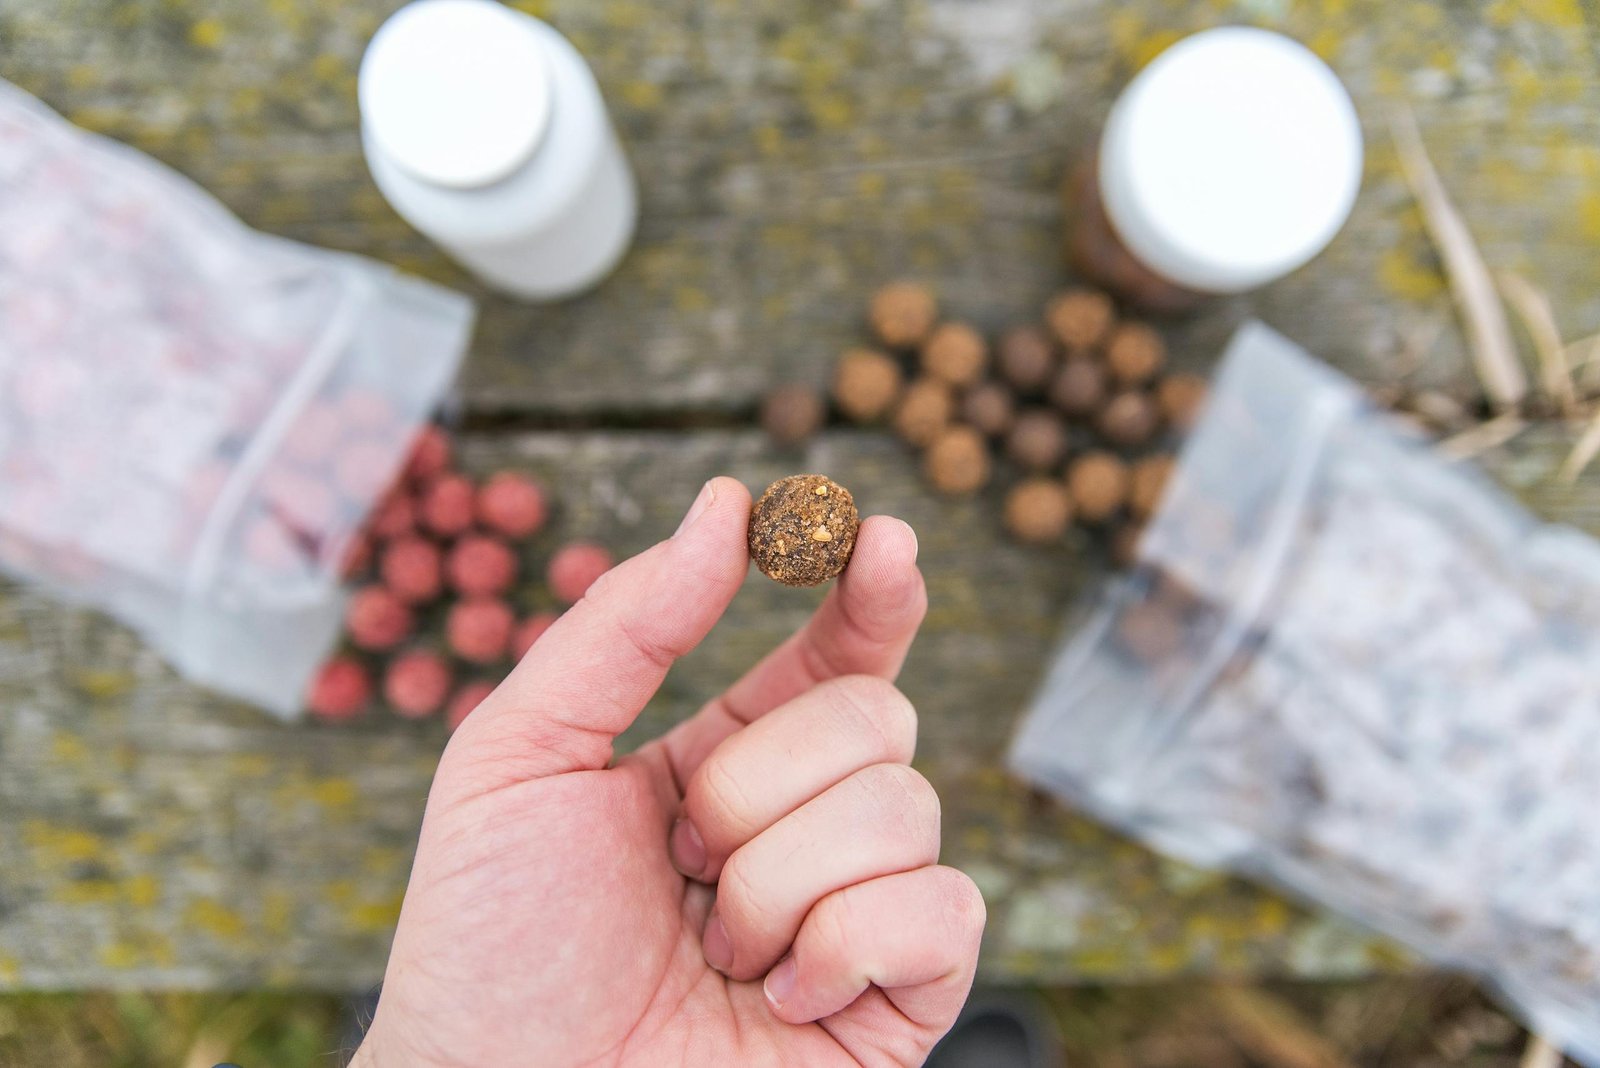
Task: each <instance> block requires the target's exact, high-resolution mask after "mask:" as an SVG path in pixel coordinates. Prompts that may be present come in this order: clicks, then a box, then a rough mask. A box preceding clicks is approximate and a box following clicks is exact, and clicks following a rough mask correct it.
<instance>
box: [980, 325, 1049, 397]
mask: <svg viewBox="0 0 1600 1068" xmlns="http://www.w3.org/2000/svg"><path fill="white" fill-rule="evenodd" d="M995 357H996V362H997V363H998V364H999V368H1000V377H1002V378H1004V379H1005V380H1006V381H1007V382H1009V383H1011V386H1012V388H1013V389H1016V390H1018V391H1019V392H1022V393H1032V392H1034V391H1036V390H1041V389H1043V388H1044V387H1045V385H1046V383H1048V382H1049V381H1050V375H1051V373H1052V372H1053V371H1054V370H1055V367H1056V353H1055V346H1054V345H1052V344H1051V342H1050V337H1049V335H1048V334H1046V333H1045V332H1044V331H1043V330H1041V329H1040V328H1039V327H1037V326H1016V327H1012V328H1011V329H1010V330H1007V331H1006V332H1005V333H1004V334H1002V335H1000V344H999V346H998V347H997V348H996V350H995Z"/></svg>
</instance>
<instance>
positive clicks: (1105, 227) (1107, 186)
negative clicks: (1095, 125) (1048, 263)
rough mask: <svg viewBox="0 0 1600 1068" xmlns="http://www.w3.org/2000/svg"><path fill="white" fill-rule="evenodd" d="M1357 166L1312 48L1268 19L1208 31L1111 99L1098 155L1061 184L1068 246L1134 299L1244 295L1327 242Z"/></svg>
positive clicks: (1157, 301)
mask: <svg viewBox="0 0 1600 1068" xmlns="http://www.w3.org/2000/svg"><path fill="white" fill-rule="evenodd" d="M1361 167H1362V138H1361V123H1360V121H1359V119H1358V118H1357V116H1356V111H1355V105H1354V104H1353V103H1352V102H1351V100H1350V94H1349V93H1348V92H1347V91H1346V90H1345V88H1344V86H1343V85H1342V84H1341V83H1340V81H1339V78H1338V76H1337V75H1335V74H1334V73H1333V71H1332V70H1330V69H1329V67H1328V65H1327V64H1326V63H1324V62H1323V61H1322V60H1321V59H1319V58H1317V56H1316V55H1315V53H1313V52H1311V51H1310V50H1309V49H1307V48H1306V47H1305V46H1304V45H1301V44H1299V43H1298V42H1296V41H1294V40H1291V39H1290V38H1288V37H1285V36H1283V35H1282V34H1277V33H1272V32H1271V31H1268V30H1260V29H1254V28H1250V27H1243V26H1229V27H1223V28H1220V29H1214V30H1206V31H1204V32H1202V33H1197V34H1195V35H1193V36H1191V37H1187V38H1185V39H1183V40H1182V41H1179V42H1178V43H1177V44H1175V45H1173V46H1172V47H1170V48H1168V49H1167V50H1166V51H1165V52H1162V53H1161V54H1160V55H1159V56H1157V57H1156V58H1155V59H1154V60H1152V61H1151V62H1150V64H1149V65H1148V66H1146V67H1145V68H1144V69H1143V70H1141V71H1140V72H1139V73H1138V75H1136V76H1135V77H1134V79H1133V81H1132V82H1131V83H1129V85H1128V87H1127V88H1126V89H1125V90H1123V93H1122V95H1121V96H1120V97H1119V98H1118V99H1117V102H1116V104H1115V105H1114V106H1113V107H1112V109H1111V114H1110V116H1109V117H1108V118H1107V120H1106V125H1105V129H1104V131H1103V133H1102V134H1101V137H1100V143H1099V150H1098V156H1097V160H1096V162H1095V163H1094V164H1093V165H1092V167H1091V170H1090V172H1089V173H1088V174H1086V175H1083V176H1082V179H1086V181H1085V180H1080V183H1079V185H1078V188H1077V189H1076V190H1075V191H1069V197H1077V198H1078V202H1077V203H1076V204H1074V205H1072V206H1073V207H1074V208H1075V210H1076V213H1077V215H1078V221H1077V223H1076V225H1077V227H1078V232H1077V233H1076V234H1071V235H1069V247H1071V248H1072V252H1073V259H1074V261H1075V262H1076V263H1077V264H1078V266H1079V267H1080V268H1081V269H1083V270H1085V272H1086V273H1088V274H1090V275H1091V276H1094V277H1095V278H1096V280H1097V281H1101V282H1103V283H1105V284H1108V285H1111V286H1112V287H1113V288H1116V289H1119V290H1120V291H1122V292H1123V293H1124V294H1125V295H1126V296H1128V297H1129V298H1130V299H1132V300H1133V301H1134V302H1135V303H1144V304H1147V305H1152V306H1157V307H1159V306H1168V307H1177V306H1181V305H1182V304H1184V303H1185V297H1186V295H1187V296H1191V297H1195V298H1203V297H1204V296H1206V295H1210V294H1222V293H1239V292H1243V291H1245V290H1248V289H1253V288H1255V287H1257V286H1261V285H1265V284H1266V283H1268V282H1271V281H1273V280H1274V279H1277V278H1280V277H1282V276H1283V275H1286V274H1288V273H1289V272H1290V271H1293V270H1294V269H1295V268H1297V267H1299V266H1301V265H1302V264H1304V263H1305V262H1307V261H1308V260H1310V259H1311V258H1312V257H1313V256H1315V255H1316V254H1317V253H1318V252H1320V251H1322V249H1323V248H1324V247H1325V246H1326V245H1327V244H1328V242H1329V241H1331V240H1333V237H1334V235H1335V234H1337V233H1338V232H1339V228H1340V227H1341V226H1343V225H1344V222H1345V219H1346V218H1347V217H1348V216H1349V214H1350V210H1351V208H1352V207H1353V205H1354V204H1355V199H1356V193H1357V192H1358V190H1359V189H1360V186H1361ZM1191 302H1192V301H1191Z"/></svg>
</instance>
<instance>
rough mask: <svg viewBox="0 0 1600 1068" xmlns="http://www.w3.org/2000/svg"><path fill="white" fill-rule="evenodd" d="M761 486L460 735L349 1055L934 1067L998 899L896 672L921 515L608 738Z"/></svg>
mask: <svg viewBox="0 0 1600 1068" xmlns="http://www.w3.org/2000/svg"><path fill="white" fill-rule="evenodd" d="M749 514H750V495H749V493H748V492H746V490H745V488H744V487H743V486H741V485H740V484H739V483H738V482H736V481H734V480H732V479H727V478H719V479H714V480H713V481H711V482H709V483H707V484H706V486H705V488H704V489H702V490H701V493H700V496H699V497H698V498H697V499H696V500H695V503H694V505H693V506H692V507H691V508H690V510H689V513H688V514H687V515H686V516H685V518H684V520H683V524H682V525H681V526H680V527H679V529H678V532H677V533H676V534H675V535H674V536H673V537H672V538H671V539H669V540H667V541H665V542H662V543H660V544H659V545H656V546H655V547H654V548H652V549H650V550H648V551H647V552H645V553H642V554H641V555H639V556H637V557H635V558H633V559H631V560H628V561H627V562H625V563H623V564H621V565H619V566H618V567H617V568H615V569H614V570H612V571H611V572H610V573H608V574H607V575H606V576H605V577H604V578H602V579H601V580H600V581H599V582H597V583H596V584H595V586H594V587H593V588H592V589H591V590H590V591H589V594H588V596H586V597H585V598H584V599H583V601H581V602H580V603H579V604H578V605H576V606H574V607H573V608H572V609H571V610H570V611H569V612H567V613H566V615H564V616H563V617H562V618H561V620H560V622H558V623H557V624H556V625H555V626H554V627H552V628H551V629H550V630H549V631H548V632H547V633H546V634H545V635H544V637H543V638H541V639H540V640H539V642H538V643H537V644H536V645H535V646H534V647H533V649H532V650H531V651H530V652H529V653H528V655H527V656H526V657H525V658H524V659H523V661H522V663H520V664H519V665H518V666H517V667H516V669H515V670H513V671H512V673H511V675H510V676H509V677H508V678H507V679H506V680H505V682H504V683H502V684H501V685H500V687H499V688H498V689H496V690H495V692H494V694H493V695H491V696H490V697H489V698H488V699H487V700H485V701H484V702H483V704H481V705H480V706H479V707H478V708H477V709H476V710H475V711H474V712H473V713H472V714H471V715H470V716H468V717H467V719H466V720H465V722H463V723H462V725H461V726H460V728H459V729H458V730H457V731H456V733H455V735H454V737H452V738H451V741H450V745H449V746H448V748H447V749H446V750H445V753H444V756H443V758H442V759H441V760H440V763H439V770H438V774H437V776H436V777H435V779H434V784H433V789H432V791H431V793H430V795H429V798H428V808H427V813H426V816H425V817H424V820H423V825H422V835H421V840H420V842H419V844H418V847H417V857H416V862H415V865H414V867H413V870H412V873H411V883H410V886H409V888H408V889H407V891H406V898H405V904H404V907H403V908H402V910H401V915H400V923H399V927H398V929H397V931H396V932H395V939H394V945H393V948H392V950H391V952H390V957H389V966H388V971H387V974H386V976H385V979H384V988H383V994H382V998H381V999H380V1002H379V1008H378V1013H377V1017H376V1019H375V1020H374V1021H373V1025H372V1028H371V1029H370V1031H369V1032H368V1035H367V1038H366V1041H365V1042H364V1043H363V1045H362V1047H361V1049H360V1051H359V1052H358V1053H357V1057H356V1061H355V1064H356V1065H364V1066H373V1065H376V1066H379V1068H392V1066H402V1065H404V1066H410V1065H429V1066H431V1065H472V1066H480V1065H488V1064H539V1065H566V1064H586V1063H590V1062H605V1063H608V1064H609V1063H615V1064H644V1065H650V1066H652V1068H654V1066H658V1065H671V1064H689V1065H712V1064H738V1065H760V1064H804V1065H829V1064H842V1065H854V1064H864V1065H879V1064H885V1065H887V1064H920V1063H921V1062H922V1060H923V1058H924V1057H925V1056H926V1055H927V1052H928V1050H929V1049H930V1048H931V1047H932V1045H933V1044H934V1042H935V1041H937V1040H938V1038H939V1037H940V1036H941V1035H942V1034H944V1032H945V1031H946V1030H948V1029H949V1027H950V1025H951V1023H952V1022H953V1021H954V1020H955V1017H956V1014H957V1013H958V1012H959V1011H960V1009H961V1005H962V1003H963V1002H964V1001H965V999H966V995H967V991H968V989H969V987H970V986H971V983H972V977H973V971H974V968H975V966H976V961H977V954H978V940H979V937H980V935H981V934H982V930H983V920H984V910H983V901H982V899H981V897H980V896H979V894H978V891H977V888H976V887H975V886H974V885H973V884H972V881H971V880H970V879H968V878H967V877H966V876H965V875H963V874H961V873H960V872H958V871H956V870H954V869H952V868H946V867H940V866H939V865H938V864H937V863H936V862H937V860H938V852H939V802H938V798H937V797H936V796H935V795H934V792H933V788H932V787H931V786H929V785H928V783H927V781H926V780H925V779H923V778H922V777H921V776H920V775H918V774H917V773H916V772H915V771H912V770H911V769H910V767H909V766H908V762H909V761H910V759H911V753H912V748H913V745H914V742H915V734H916V715H915V712H914V711H913V710H912V708H911V706H910V704H909V703H908V702H907V701H906V700H905V698H904V697H902V696H901V695H900V693H899V692H898V691H897V690H895V689H894V687H893V686H892V684H891V682H890V681H889V680H892V679H893V678H894V677H895V675H896V674H897V673H898V672H899V669H900V665H901V662H902V661H903V660H904V658H905V654H906V652H907V650H908V649H909V647H910V645H911V641H912V639H913V638H914V637H915V635H916V631H917V627H918V626H919V625H920V623H921V621H922V616H923V613H924V612H925V610H926V607H927V596H926V592H925V590H924V587H923V583H922V576H921V574H920V572H918V570H917V567H916V537H915V535H914V534H913V533H912V531H911V529H910V528H909V527H907V526H906V525H905V524H904V523H901V522H900V521H898V520H895V519H889V518H887V517H875V518H872V519H868V520H867V521H866V522H865V523H863V524H862V527H861V532H860V535H859V538H858V541H857V544H856V548H855V553H854V555H853V557H852V558H851V561H850V566H849V567H848V569H847V570H846V572H845V574H844V575H843V576H842V577H841V578H840V579H839V581H838V583H837V585H836V586H835V588H834V589H833V590H832V591H830V593H829V594H828V597H827V599H826V600H825V601H824V602H823V604H822V606H821V607H820V608H819V609H818V610H817V612H816V614H815V615H814V616H813V617H812V619H811V620H810V621H809V623H808V624H807V625H806V626H805V627H804V628H802V629H801V630H800V631H799V632H798V633H797V634H795V635H794V636H793V637H791V638H790V639H789V640H788V641H786V642H785V643H784V644H783V645H781V646H779V647H778V649H776V650H775V651H774V652H772V653H771V654H770V655H769V656H767V657H766V658H765V659H764V660H762V661H761V662H760V663H759V664H757V665H756V666H755V667H754V668H753V669H752V670H751V671H750V672H749V673H748V674H747V675H745V676H744V678H742V679H741V680H739V681H738V682H737V683H735V684H734V686H733V687H732V688H731V689H729V690H728V691H727V692H726V693H724V694H723V695H722V696H720V697H718V698H716V699H715V700H713V701H711V702H710V703H709V704H707V705H706V706H705V707H704V708H702V709H701V710H700V711H699V712H698V713H697V714H696V715H695V716H693V717H692V718H690V719H688V720H686V721H684V722H683V723H681V724H679V725H678V726H677V727H675V728H674V729H673V730H671V731H670V732H668V733H667V734H666V735H664V736H663V737H661V738H659V739H657V740H656V741H653V742H650V743H649V744H647V745H645V746H643V747H642V748H640V749H639V750H638V751H636V752H635V753H633V754H631V755H629V756H626V757H623V758H622V759H620V760H618V761H616V763H615V764H614V765H613V764H612V763H611V759H612V743H613V741H614V739H615V738H616V736H617V735H618V734H620V733H621V732H622V731H623V730H625V729H626V728H627V727H628V725H629V724H630V723H632V722H633V720H634V718H635V716H637V715H638V713H639V711H640V709H641V708H642V707H643V706H644V704H645V702H646V701H648V700H649V698H650V697H651V695H652V694H654V693H655V691H656V689H657V688H658V687H659V686H660V684H661V681H662V679H663V678H664V677H665V675H666V672H667V669H668V668H669V667H670V666H671V664H672V662H673V661H674V660H676V659H677V658H678V657H680V656H682V655H684V654H685V653H687V652H688V651H689V650H690V649H692V648H694V646H695V645H697V644H698V643H699V642H700V640H701V639H702V638H703V637H704V636H705V635H706V634H707V632H709V631H710V629H711V628H712V626H713V625H715V624H716V622H717V620H718V619H719V618H720V617H721V616H722V613H723V611H724V610H725V609H726V607H727V605H728V603H729V602H730V601H731V600H732V599H733V596H734V594H735V593H736V592H737V591H738V589H739V586H740V584H741V583H742V581H743V579H744V575H745V571H746V568H747V566H748V554H747V549H746V541H745V536H746V535H745V531H746V525H747V523H748V521H749Z"/></svg>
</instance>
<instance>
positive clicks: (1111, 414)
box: [1097, 390, 1161, 446]
mask: <svg viewBox="0 0 1600 1068" xmlns="http://www.w3.org/2000/svg"><path fill="white" fill-rule="evenodd" d="M1097 426H1098V427H1099V429H1100V433H1101V434H1104V435H1105V437H1106V440H1108V441H1110V442H1112V443H1114V444H1117V445H1123V446H1133V445H1143V444H1144V443H1145V442H1147V441H1149V440H1150V439H1151V438H1152V437H1154V436H1155V433H1156V430H1157V429H1159V428H1160V426H1161V413H1160V412H1159V411H1158V410H1157V409H1156V402H1155V401H1153V400H1151V399H1150V397H1149V396H1148V395H1147V394H1144V393H1141V392H1139V391H1137V390H1128V391H1127V392H1125V393H1119V394H1117V395H1116V396H1115V397H1112V398H1111V399H1110V400H1109V401H1107V402H1106V406H1105V407H1104V408H1102V409H1100V418H1099V420H1098V422H1097Z"/></svg>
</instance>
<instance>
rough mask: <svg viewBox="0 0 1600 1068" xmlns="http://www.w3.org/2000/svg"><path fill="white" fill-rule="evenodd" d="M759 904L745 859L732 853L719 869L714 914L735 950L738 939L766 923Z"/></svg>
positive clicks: (747, 859) (764, 914)
mask: <svg viewBox="0 0 1600 1068" xmlns="http://www.w3.org/2000/svg"><path fill="white" fill-rule="evenodd" d="M761 900H762V895H761V892H760V890H759V888H758V886H757V884H756V881H755V878H754V875H753V874H752V872H751V871H750V865H749V858H748V855H747V854H745V853H743V852H735V853H734V854H733V856H731V857H729V858H728V862H727V863H726V864H724V865H723V866H722V875H721V876H720V877H718V879H717V914H718V915H720V916H721V917H722V922H723V925H724V926H725V927H727V929H728V937H729V938H730V939H731V940H732V941H733V942H734V946H735V948H736V949H737V947H738V943H739V942H740V941H741V939H746V938H748V937H749V936H750V935H751V933H752V932H754V931H757V930H760V929H761V927H762V926H763V925H764V924H765V923H766V922H767V920H768V915H767V911H768V910H767V909H766V908H765V907H764V906H763V905H762V904H761Z"/></svg>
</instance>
